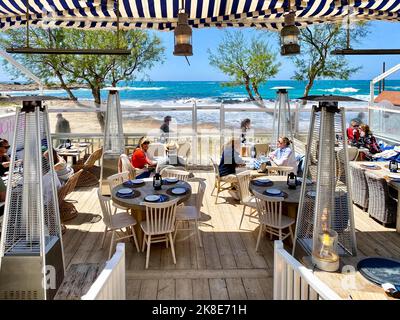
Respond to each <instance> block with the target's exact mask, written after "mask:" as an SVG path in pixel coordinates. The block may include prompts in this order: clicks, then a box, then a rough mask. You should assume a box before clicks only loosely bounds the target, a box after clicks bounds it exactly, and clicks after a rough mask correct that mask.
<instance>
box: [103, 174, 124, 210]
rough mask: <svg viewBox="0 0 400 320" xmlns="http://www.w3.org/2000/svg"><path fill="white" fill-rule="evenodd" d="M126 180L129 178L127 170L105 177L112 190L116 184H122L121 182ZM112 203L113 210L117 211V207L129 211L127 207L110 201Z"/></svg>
mask: <svg viewBox="0 0 400 320" xmlns="http://www.w3.org/2000/svg"><path fill="white" fill-rule="evenodd" d="M127 180H129V172H128V171H124V172H121V173H116V174H113V175H111V176H109V177H108V178H107V182H108V184H109V186H110V190H112V189H113V188H115V187H116V186H118V185H120V184H122V183H123V182H125V181H127ZM112 204H113V206H114V207H115V211H117V208H118V209H123V210H126V212H128V211H129V208H127V207H123V206H121V205H119V204H116V203H115V202H112Z"/></svg>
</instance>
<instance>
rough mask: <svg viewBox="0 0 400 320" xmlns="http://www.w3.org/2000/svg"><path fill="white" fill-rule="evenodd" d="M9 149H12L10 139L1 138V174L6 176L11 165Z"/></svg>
mask: <svg viewBox="0 0 400 320" xmlns="http://www.w3.org/2000/svg"><path fill="white" fill-rule="evenodd" d="M8 149H10V144H9V143H8V141H7V140H6V139H0V176H4V174H5V173H6V172H7V171H8V169H9V166H10V157H9V156H8V154H7V152H8Z"/></svg>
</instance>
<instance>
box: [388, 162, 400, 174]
mask: <svg viewBox="0 0 400 320" xmlns="http://www.w3.org/2000/svg"><path fill="white" fill-rule="evenodd" d="M398 169H399V165H398V163H397V161H396V160H390V162H389V170H390V172H397V170H398Z"/></svg>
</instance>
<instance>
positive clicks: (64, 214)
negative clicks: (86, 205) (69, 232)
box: [57, 169, 83, 222]
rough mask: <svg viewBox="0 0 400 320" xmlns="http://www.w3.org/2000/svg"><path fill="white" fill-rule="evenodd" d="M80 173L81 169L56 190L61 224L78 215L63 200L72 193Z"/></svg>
mask: <svg viewBox="0 0 400 320" xmlns="http://www.w3.org/2000/svg"><path fill="white" fill-rule="evenodd" d="M82 172H83V169H81V170H79V171H78V172H75V173H74V174H73V175H72V176H70V177H69V178H68V180H67V182H66V183H65V184H64V185H63V186H62V187H61V188H59V189H58V190H57V196H58V206H59V210H60V219H61V222H65V221H68V220H71V219H73V218H75V217H76V216H77V215H78V210H77V209H76V208H75V206H74V204H73V203H70V202H67V201H65V198H66V197H67V195H69V194H70V193H71V192H72V191H74V189H75V187H76V184H77V182H78V180H79V177H80V176H81V174H82Z"/></svg>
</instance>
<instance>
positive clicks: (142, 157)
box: [131, 137, 157, 179]
mask: <svg viewBox="0 0 400 320" xmlns="http://www.w3.org/2000/svg"><path fill="white" fill-rule="evenodd" d="M149 144H150V141H149V140H148V139H147V138H145V137H142V138H140V140H139V144H138V146H137V147H136V149H135V151H134V152H133V153H132V158H131V163H132V166H133V167H134V168H136V169H144V170H143V172H142V173H140V174H139V175H137V176H136V178H137V179H143V178H148V177H150V173H151V171H150V170H149V169H151V168H155V167H156V166H157V162H156V161H152V160H150V159H149V157H148V156H147V153H146V152H147V150H148V149H149Z"/></svg>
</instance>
